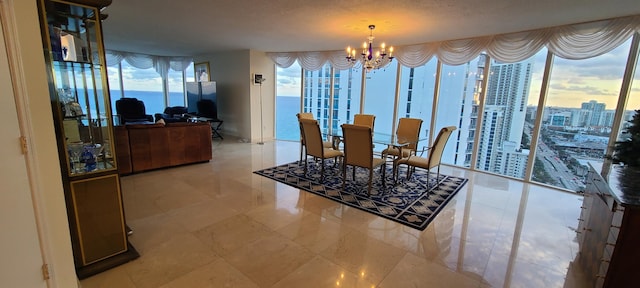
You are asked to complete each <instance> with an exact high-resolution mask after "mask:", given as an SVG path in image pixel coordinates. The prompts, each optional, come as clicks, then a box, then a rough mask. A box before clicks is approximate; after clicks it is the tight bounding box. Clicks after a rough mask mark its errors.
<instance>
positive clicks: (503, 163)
mask: <svg viewBox="0 0 640 288" xmlns="http://www.w3.org/2000/svg"><path fill="white" fill-rule="evenodd" d="M532 68H533V63H532V62H531V61H523V62H519V63H510V64H503V63H499V62H496V61H493V62H492V64H491V67H490V75H489V78H488V80H487V81H488V82H487V91H486V93H485V108H484V113H483V119H482V122H483V123H482V125H483V128H482V131H481V133H480V135H479V137H480V138H479V149H478V159H477V163H476V166H477V168H478V169H482V170H485V171H490V172H494V173H499V174H505V173H508V175H509V176H513V177H523V175H524V167H526V159H527V157H526V155H528V153H526V154H523V153H521V152H520V151H521V147H520V146H521V144H522V143H521V142H522V133H523V130H524V122H525V117H526V114H527V111H526V110H527V107H526V105H527V99H528V97H529V86H530V84H531V73H532ZM523 161H524V162H523ZM516 163H517V165H516ZM516 166H517V167H518V168H517V169H516V168H515V167H516Z"/></svg>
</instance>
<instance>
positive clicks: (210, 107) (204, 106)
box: [197, 99, 218, 119]
mask: <svg viewBox="0 0 640 288" xmlns="http://www.w3.org/2000/svg"><path fill="white" fill-rule="evenodd" d="M197 106H198V115H199V116H201V117H206V118H212V119H218V107H217V106H216V103H215V102H213V101H211V100H209V99H202V100H200V101H198V103H197Z"/></svg>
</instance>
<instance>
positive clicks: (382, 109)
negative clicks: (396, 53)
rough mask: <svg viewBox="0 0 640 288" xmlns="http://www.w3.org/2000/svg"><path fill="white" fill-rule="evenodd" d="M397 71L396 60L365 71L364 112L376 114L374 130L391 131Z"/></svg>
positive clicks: (378, 147) (378, 146)
mask: <svg viewBox="0 0 640 288" xmlns="http://www.w3.org/2000/svg"><path fill="white" fill-rule="evenodd" d="M397 72H398V65H397V63H396V62H391V63H390V64H389V65H388V66H387V67H386V68H382V69H378V70H373V71H370V72H365V73H366V74H365V82H366V83H365V85H364V86H365V93H364V113H365V114H373V115H376V122H375V127H374V130H375V131H376V132H381V133H391V132H392V131H393V130H392V127H393V126H394V125H395V119H394V118H393V111H394V109H395V108H394V107H395V106H396V103H395V98H396V97H395V95H396V75H397ZM383 148H386V147H380V145H376V149H383Z"/></svg>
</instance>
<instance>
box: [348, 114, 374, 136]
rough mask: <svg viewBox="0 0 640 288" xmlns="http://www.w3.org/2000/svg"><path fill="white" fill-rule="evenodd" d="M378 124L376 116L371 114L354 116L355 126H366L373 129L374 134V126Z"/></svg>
mask: <svg viewBox="0 0 640 288" xmlns="http://www.w3.org/2000/svg"><path fill="white" fill-rule="evenodd" d="M375 122H376V115H371V114H356V115H353V125H359V126H366V127H369V128H371V132H373V125H374V124H375Z"/></svg>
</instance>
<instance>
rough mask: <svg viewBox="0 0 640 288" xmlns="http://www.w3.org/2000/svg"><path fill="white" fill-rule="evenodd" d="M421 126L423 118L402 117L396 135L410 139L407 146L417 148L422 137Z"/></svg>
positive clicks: (399, 137)
mask: <svg viewBox="0 0 640 288" xmlns="http://www.w3.org/2000/svg"><path fill="white" fill-rule="evenodd" d="M420 127H422V119H418V118H400V120H398V130H397V131H396V135H397V136H398V139H406V140H407V141H409V142H410V143H409V145H407V148H409V149H412V150H416V147H418V139H419V137H420Z"/></svg>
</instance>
